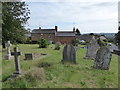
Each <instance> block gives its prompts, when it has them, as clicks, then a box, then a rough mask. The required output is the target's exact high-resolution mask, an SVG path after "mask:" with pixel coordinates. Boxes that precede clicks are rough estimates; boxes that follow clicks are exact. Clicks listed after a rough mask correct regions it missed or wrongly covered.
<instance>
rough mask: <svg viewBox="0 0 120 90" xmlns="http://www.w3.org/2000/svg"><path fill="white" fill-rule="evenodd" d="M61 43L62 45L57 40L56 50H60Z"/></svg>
mask: <svg viewBox="0 0 120 90" xmlns="http://www.w3.org/2000/svg"><path fill="white" fill-rule="evenodd" d="M60 45H61V43H60V42H56V44H55V50H60Z"/></svg>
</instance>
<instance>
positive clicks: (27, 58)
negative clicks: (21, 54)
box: [25, 53, 34, 60]
mask: <svg viewBox="0 0 120 90" xmlns="http://www.w3.org/2000/svg"><path fill="white" fill-rule="evenodd" d="M25 60H34V53H26V54H25Z"/></svg>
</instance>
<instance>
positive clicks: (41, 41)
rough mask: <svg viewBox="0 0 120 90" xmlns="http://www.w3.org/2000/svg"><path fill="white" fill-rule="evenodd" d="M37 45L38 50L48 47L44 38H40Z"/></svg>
mask: <svg viewBox="0 0 120 90" xmlns="http://www.w3.org/2000/svg"><path fill="white" fill-rule="evenodd" d="M38 44H39V48H47V46H48V45H49V43H48V41H47V40H46V39H44V38H41V39H40V40H39V41H38Z"/></svg>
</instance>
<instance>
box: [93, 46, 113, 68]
mask: <svg viewBox="0 0 120 90" xmlns="http://www.w3.org/2000/svg"><path fill="white" fill-rule="evenodd" d="M111 58H112V53H111V52H110V50H109V48H108V47H106V46H101V47H100V49H99V50H98V51H97V54H96V58H95V61H94V66H93V68H96V69H101V70H108V69H109V66H110V62H111Z"/></svg>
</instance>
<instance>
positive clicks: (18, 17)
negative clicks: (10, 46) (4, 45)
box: [2, 2, 30, 43]
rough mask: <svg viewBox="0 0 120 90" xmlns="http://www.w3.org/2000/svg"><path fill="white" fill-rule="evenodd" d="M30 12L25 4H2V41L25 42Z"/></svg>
mask: <svg viewBox="0 0 120 90" xmlns="http://www.w3.org/2000/svg"><path fill="white" fill-rule="evenodd" d="M29 14H30V11H29V9H28V7H27V5H26V3H25V2H2V19H3V22H2V29H3V30H2V40H3V41H7V40H10V41H11V42H12V43H15V42H24V38H25V28H24V25H25V24H26V23H27V20H28V19H29Z"/></svg>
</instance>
